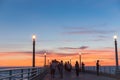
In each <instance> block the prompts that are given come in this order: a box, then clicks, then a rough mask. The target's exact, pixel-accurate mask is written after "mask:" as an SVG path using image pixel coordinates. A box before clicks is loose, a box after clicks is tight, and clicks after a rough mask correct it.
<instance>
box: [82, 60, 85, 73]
mask: <svg viewBox="0 0 120 80" xmlns="http://www.w3.org/2000/svg"><path fill="white" fill-rule="evenodd" d="M82 72H85V64H84V63H83V62H82Z"/></svg>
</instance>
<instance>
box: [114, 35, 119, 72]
mask: <svg viewBox="0 0 120 80" xmlns="http://www.w3.org/2000/svg"><path fill="white" fill-rule="evenodd" d="M114 43H115V59H116V72H117V71H118V65H119V64H118V50H117V36H116V35H115V36H114Z"/></svg>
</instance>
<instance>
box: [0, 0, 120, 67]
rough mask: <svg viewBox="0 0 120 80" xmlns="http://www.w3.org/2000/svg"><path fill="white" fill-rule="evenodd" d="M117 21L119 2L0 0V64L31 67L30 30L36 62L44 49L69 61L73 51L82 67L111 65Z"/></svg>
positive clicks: (119, 24)
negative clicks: (34, 38) (80, 59)
mask: <svg viewBox="0 0 120 80" xmlns="http://www.w3.org/2000/svg"><path fill="white" fill-rule="evenodd" d="M119 21H120V1H119V0H0V56H1V58H0V62H2V63H0V66H31V64H32V63H31V62H32V35H33V34H35V35H36V65H37V66H42V65H43V64H44V55H43V54H44V53H45V52H46V53H47V55H48V56H47V57H48V58H49V59H50V60H52V59H56V58H57V59H58V60H61V59H62V60H64V61H68V60H70V59H72V62H73V65H74V63H75V61H76V60H78V58H79V57H78V53H79V52H81V53H82V60H83V62H85V64H86V65H92V66H93V65H95V62H96V60H97V59H99V60H100V61H101V65H106V63H107V65H115V53H114V40H113V36H114V35H115V34H116V35H117V36H118V44H119V37H120V35H119V34H120V32H119V30H120V27H119V26H120V22H119ZM119 47H120V46H119V45H118V50H120V48H119ZM48 58H47V59H48ZM24 60H26V61H24ZM17 62H19V64H16V63H17Z"/></svg>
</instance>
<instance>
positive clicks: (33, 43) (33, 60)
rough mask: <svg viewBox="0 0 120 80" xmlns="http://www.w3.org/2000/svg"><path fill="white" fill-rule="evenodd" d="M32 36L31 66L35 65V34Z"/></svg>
mask: <svg viewBox="0 0 120 80" xmlns="http://www.w3.org/2000/svg"><path fill="white" fill-rule="evenodd" d="M32 38H33V64H32V66H33V67H35V38H36V36H35V35H33V36H32Z"/></svg>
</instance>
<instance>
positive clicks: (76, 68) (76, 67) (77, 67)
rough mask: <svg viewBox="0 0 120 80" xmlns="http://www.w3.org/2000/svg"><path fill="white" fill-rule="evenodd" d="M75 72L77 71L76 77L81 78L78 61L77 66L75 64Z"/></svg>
mask: <svg viewBox="0 0 120 80" xmlns="http://www.w3.org/2000/svg"><path fill="white" fill-rule="evenodd" d="M75 71H76V76H79V64H78V61H76V64H75Z"/></svg>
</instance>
